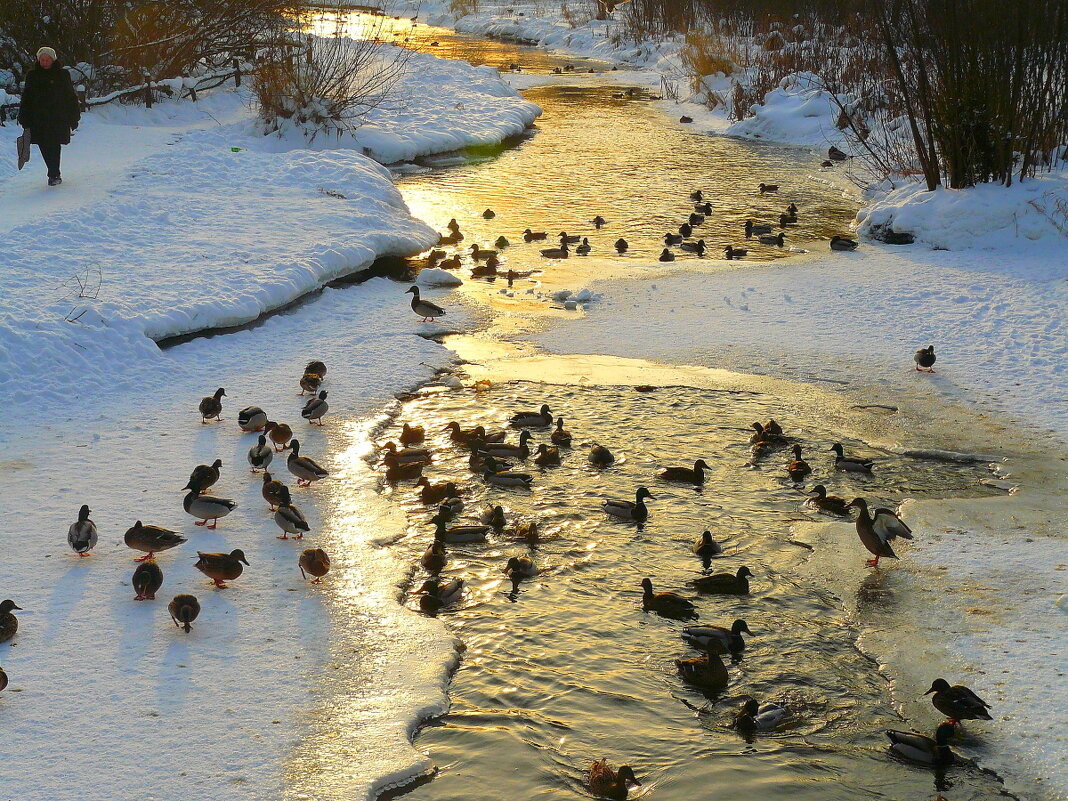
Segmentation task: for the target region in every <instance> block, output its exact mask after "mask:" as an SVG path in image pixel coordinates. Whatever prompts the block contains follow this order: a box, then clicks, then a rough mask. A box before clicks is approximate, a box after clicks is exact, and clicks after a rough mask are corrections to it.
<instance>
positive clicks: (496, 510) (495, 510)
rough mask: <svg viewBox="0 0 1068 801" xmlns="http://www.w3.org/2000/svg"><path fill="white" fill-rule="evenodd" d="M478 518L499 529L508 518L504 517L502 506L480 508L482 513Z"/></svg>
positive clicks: (504, 524)
mask: <svg viewBox="0 0 1068 801" xmlns="http://www.w3.org/2000/svg"><path fill="white" fill-rule="evenodd" d="M478 519H479V520H480V521H482V523H484V524H485V525H487V526H493V528H497V529H501V528H504V527H505V526H506V525H507V524H508V518H507V517H505V514H504V507H503V506H489V505H487V506H485V507H483V509H482V513H481V514H480V515H479V516H478Z"/></svg>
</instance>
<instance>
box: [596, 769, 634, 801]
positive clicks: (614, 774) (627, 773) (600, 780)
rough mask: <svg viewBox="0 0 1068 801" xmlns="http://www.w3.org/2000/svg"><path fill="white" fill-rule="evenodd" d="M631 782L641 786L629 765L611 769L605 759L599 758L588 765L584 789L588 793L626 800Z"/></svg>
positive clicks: (613, 799)
mask: <svg viewBox="0 0 1068 801" xmlns="http://www.w3.org/2000/svg"><path fill="white" fill-rule="evenodd" d="M632 784H634V785H638V786H639V787H640V786H641V782H640V781H638V777H637V776H635V775H634V770H633V769H632V768H631V767H630V765H620V766H619V770H613V769H612V768H611V766H609V764H608V760H607V759H600V760H598V761H596V762H594V763H593V764H592V765H590V770H589V773H588V774H587V775H586V789H587V790H589V791H590V794H591V795H595V796H598V797H600V798H610V799H612V801H626V800H627V794H628V793H629V792H630V785H632Z"/></svg>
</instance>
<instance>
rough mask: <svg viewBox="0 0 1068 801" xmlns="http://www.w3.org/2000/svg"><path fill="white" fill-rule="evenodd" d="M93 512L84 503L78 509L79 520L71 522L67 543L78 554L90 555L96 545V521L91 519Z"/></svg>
mask: <svg viewBox="0 0 1068 801" xmlns="http://www.w3.org/2000/svg"><path fill="white" fill-rule="evenodd" d="M91 513H92V509H90V508H89V506H88V505H87V504H83V505H82V508H81V509H79V510H78V520H77V522H75V523H71V524H70V528H69V529H67V543H68V544H69V545H70V547H71V550H72V551H74V553H76V554H78V556H88V555H89V551H91V550H93V548H95V547H96V541H97V533H96V523H94V522H93V521H92V520H90V519H89V515H90V514H91Z"/></svg>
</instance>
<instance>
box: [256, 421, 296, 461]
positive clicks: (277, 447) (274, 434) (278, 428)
mask: <svg viewBox="0 0 1068 801" xmlns="http://www.w3.org/2000/svg"><path fill="white" fill-rule="evenodd" d="M263 430H264V431H266V432H267V436H269V437H270V438H271V442H272V443H273V444H274V451H275V453H281V452H282V451H284V450H285V449H286V448H288V447H289V441H290V440H291V439H293V429H292V428H291V427H290V426H289V424H288V423H275V422H273V421H271V422H269V423H267V425H265V426H264V427H263Z"/></svg>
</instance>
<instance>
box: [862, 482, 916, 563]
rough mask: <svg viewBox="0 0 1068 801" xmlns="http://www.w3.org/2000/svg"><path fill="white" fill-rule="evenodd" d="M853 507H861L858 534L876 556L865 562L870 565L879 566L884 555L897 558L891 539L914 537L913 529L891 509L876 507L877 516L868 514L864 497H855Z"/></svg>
mask: <svg viewBox="0 0 1068 801" xmlns="http://www.w3.org/2000/svg"><path fill="white" fill-rule="evenodd" d="M849 508H851V509H859V510H860V514H859V515H858V516H857V536H859V537H860V541H861V543H863V545H864V547H865V548H867V549H868V552H869V553H871V554H873V555H874V556H875V558H874V559H869V560H868V561H867V562H865V564H866V565H867V566H868V567H878V566H879V560H880V559H881V558H882V557H884V556H885V557H886V558H887V559H897V554H896V553H894V549H893V548H891V547H890V542H891V540H894V539H896V538H897V537H902V538H904V539H906V540H911V539H912V529H910V528H909V527H908V526H906V525H905V523H904V522H903V521H902V520H901V518H899V517H898V516H897V515H896V514H894V513H893V512H892V511H890V510H889V509H876V510H875V517H874V518H873V517H872V516H871V515H869V514H868V502H867V501H865V500H864V499H863V498H854V499H853V501H852V503H850V504H849Z"/></svg>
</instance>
